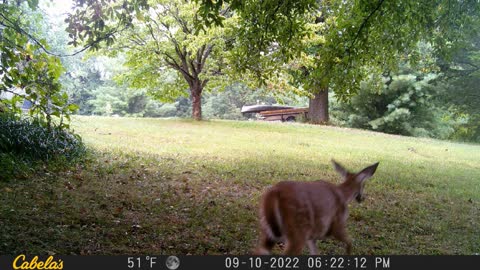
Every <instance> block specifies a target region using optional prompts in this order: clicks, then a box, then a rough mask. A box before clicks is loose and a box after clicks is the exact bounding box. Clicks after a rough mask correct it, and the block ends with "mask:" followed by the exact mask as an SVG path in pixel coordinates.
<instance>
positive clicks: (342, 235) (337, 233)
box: [332, 226, 352, 255]
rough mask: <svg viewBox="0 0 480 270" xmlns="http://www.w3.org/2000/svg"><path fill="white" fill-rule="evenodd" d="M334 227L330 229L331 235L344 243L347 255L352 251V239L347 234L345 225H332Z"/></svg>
mask: <svg viewBox="0 0 480 270" xmlns="http://www.w3.org/2000/svg"><path fill="white" fill-rule="evenodd" d="M334 227H335V229H334V230H333V231H332V236H333V237H334V238H335V239H337V240H338V241H341V242H343V243H345V251H346V253H347V255H350V254H351V253H352V239H351V238H350V237H349V236H348V234H347V231H346V230H345V226H334Z"/></svg>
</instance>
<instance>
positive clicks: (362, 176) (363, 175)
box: [355, 162, 379, 182]
mask: <svg viewBox="0 0 480 270" xmlns="http://www.w3.org/2000/svg"><path fill="white" fill-rule="evenodd" d="M378 164H379V162H377V163H375V164H373V165H370V166H368V167H366V168H365V169H363V170H362V171H361V172H359V173H357V175H356V176H355V179H356V180H357V181H359V182H363V181H365V180H367V179H368V178H370V177H372V175H373V174H374V173H375V171H376V170H377V167H378Z"/></svg>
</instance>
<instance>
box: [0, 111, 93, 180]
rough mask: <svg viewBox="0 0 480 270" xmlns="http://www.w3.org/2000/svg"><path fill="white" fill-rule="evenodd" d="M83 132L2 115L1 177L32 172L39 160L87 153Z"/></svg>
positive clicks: (40, 161) (62, 159)
mask: <svg viewBox="0 0 480 270" xmlns="http://www.w3.org/2000/svg"><path fill="white" fill-rule="evenodd" d="M85 151H86V149H85V145H84V144H83V142H82V140H81V138H80V136H78V135H76V134H74V133H72V132H70V131H67V130H65V129H63V128H61V127H54V128H48V127H47V126H45V125H44V124H43V123H42V122H40V121H37V120H31V119H21V118H19V117H16V116H14V115H12V114H1V115H0V153H1V154H0V166H1V167H2V168H1V169H0V178H1V179H11V178H13V177H15V176H16V175H18V174H25V173H28V172H29V170H32V169H34V168H35V167H36V166H37V164H43V163H47V162H48V163H49V162H54V161H61V162H71V161H74V160H76V159H78V158H80V157H82V156H83V155H84V154H85Z"/></svg>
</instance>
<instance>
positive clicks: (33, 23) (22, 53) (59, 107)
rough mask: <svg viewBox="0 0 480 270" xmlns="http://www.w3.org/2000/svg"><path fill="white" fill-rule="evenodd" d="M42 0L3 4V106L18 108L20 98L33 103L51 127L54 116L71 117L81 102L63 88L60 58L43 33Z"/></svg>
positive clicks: (33, 111) (34, 111)
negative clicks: (71, 100)
mask: <svg viewBox="0 0 480 270" xmlns="http://www.w3.org/2000/svg"><path fill="white" fill-rule="evenodd" d="M37 5H38V1H35V0H27V1H3V3H2V5H0V61H1V65H0V78H1V81H0V94H2V93H10V94H11V95H13V97H14V98H12V99H2V100H1V103H3V104H7V106H6V107H3V110H10V111H13V112H16V111H18V106H17V105H18V104H17V101H18V100H19V99H25V100H28V101H29V102H30V104H32V107H31V109H30V110H29V111H30V114H31V115H35V116H37V117H38V118H40V119H43V120H45V123H46V124H47V126H48V127H50V126H51V125H52V124H53V122H52V117H55V116H56V117H58V118H60V126H62V125H63V124H64V123H63V118H64V117H65V118H67V119H69V115H70V114H71V113H73V112H74V111H75V110H76V109H77V106H76V105H74V104H70V103H69V102H68V96H67V95H66V94H65V93H64V92H62V91H61V85H60V82H59V77H60V75H61V73H62V72H63V67H62V64H61V62H60V60H59V58H58V57H57V56H55V55H52V53H51V52H49V51H48V44H47V42H46V40H45V39H40V38H39V37H41V36H42V35H43V33H42V24H43V23H44V20H43V17H42V15H41V14H40V13H39V12H37V11H36V9H37Z"/></svg>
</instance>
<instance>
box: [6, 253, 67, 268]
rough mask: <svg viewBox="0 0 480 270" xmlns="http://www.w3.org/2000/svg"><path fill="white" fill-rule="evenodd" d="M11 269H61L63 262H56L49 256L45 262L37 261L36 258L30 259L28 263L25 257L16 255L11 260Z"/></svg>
mask: <svg viewBox="0 0 480 270" xmlns="http://www.w3.org/2000/svg"><path fill="white" fill-rule="evenodd" d="M12 266H13V269H31V270H33V269H39V270H44V269H45V270H46V269H58V270H61V269H63V261H62V260H58V261H54V259H53V256H49V257H48V258H47V260H46V261H41V260H39V259H38V256H35V257H33V258H32V260H30V261H28V260H27V257H26V256H25V255H23V254H21V255H18V256H17V257H16V258H15V260H13V265H12Z"/></svg>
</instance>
